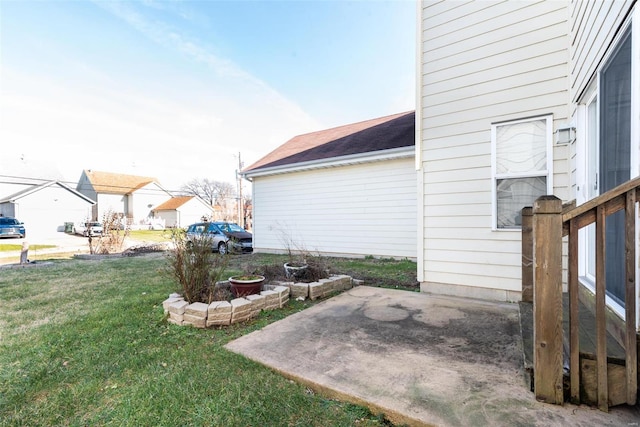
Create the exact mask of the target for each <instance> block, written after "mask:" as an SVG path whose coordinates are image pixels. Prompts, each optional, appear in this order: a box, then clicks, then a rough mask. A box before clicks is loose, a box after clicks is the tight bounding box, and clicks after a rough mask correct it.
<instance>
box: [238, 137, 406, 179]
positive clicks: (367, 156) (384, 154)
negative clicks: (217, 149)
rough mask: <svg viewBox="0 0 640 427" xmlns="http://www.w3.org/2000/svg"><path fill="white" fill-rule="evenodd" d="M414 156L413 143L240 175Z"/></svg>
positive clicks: (248, 177) (261, 169) (286, 171)
mask: <svg viewBox="0 0 640 427" xmlns="http://www.w3.org/2000/svg"><path fill="white" fill-rule="evenodd" d="M414 156H415V147H414V146H413V145H410V146H407V147H400V148H392V149H389V150H379V151H371V152H368V153H358V154H350V155H348V156H340V157H332V158H327V159H318V160H311V161H307V162H300V163H293V164H288V165H280V166H273V167H265V168H258V169H254V170H248V171H244V172H241V173H240V175H241V176H242V177H243V178H245V179H248V180H249V181H251V180H252V179H253V178H255V177H260V176H269V175H280V174H285V173H291V172H302V171H309V170H314V169H326V168H335V167H340V166H349V165H357V164H362V163H373V162H380V161H384V160H395V159H406V158H411V157H414Z"/></svg>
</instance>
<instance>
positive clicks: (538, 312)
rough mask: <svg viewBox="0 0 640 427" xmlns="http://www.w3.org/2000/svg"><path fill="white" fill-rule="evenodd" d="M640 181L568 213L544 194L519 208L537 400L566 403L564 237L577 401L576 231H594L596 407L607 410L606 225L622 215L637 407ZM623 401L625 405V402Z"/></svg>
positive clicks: (629, 395) (630, 385) (627, 333)
mask: <svg viewBox="0 0 640 427" xmlns="http://www.w3.org/2000/svg"><path fill="white" fill-rule="evenodd" d="M639 196H640V178H636V179H633V180H631V181H629V182H627V183H625V184H623V185H620V186H618V187H616V188H614V189H612V190H610V191H608V192H606V193H605V194H602V195H601V196H599V197H597V198H595V199H593V200H590V201H589V202H587V203H585V204H583V205H580V206H578V207H575V208H572V209H568V210H565V211H564V212H563V207H562V202H561V201H560V199H558V198H557V197H555V196H543V197H541V198H539V199H538V200H536V202H535V203H534V206H533V208H524V209H523V211H522V299H523V301H529V302H533V306H534V307H533V313H534V326H533V329H534V349H533V359H534V360H533V364H534V392H535V395H536V398H537V399H538V400H541V401H544V402H548V403H555V404H563V403H564V395H563V323H562V312H563V309H562V258H563V253H562V247H563V243H562V238H563V237H564V236H568V254H567V256H568V275H567V287H568V293H569V367H570V396H571V401H572V402H574V403H579V402H580V379H581V376H580V348H579V324H578V303H579V300H578V294H579V286H580V284H579V281H578V280H579V279H578V248H579V246H578V231H579V230H580V229H581V228H583V227H586V226H588V225H590V224H593V223H595V227H596V242H595V244H596V261H595V262H596V285H595V290H596V292H595V318H596V354H595V356H596V369H597V381H596V387H597V404H598V408H600V409H601V410H603V411H608V408H609V397H610V391H609V382H608V380H609V374H608V363H607V340H606V337H607V322H606V310H607V308H606V298H605V296H606V294H605V288H606V287H605V280H606V279H605V277H606V276H605V247H606V246H605V238H606V237H605V221H606V218H607V216H609V215H611V214H613V213H616V212H618V211H621V210H624V212H625V236H626V238H625V257H626V262H625V270H626V272H625V318H624V323H625V325H624V328H625V329H624V332H623V335H624V337H623V340H622V341H623V342H622V343H621V344H623V347H624V349H625V371H626V373H625V384H624V386H625V387H624V388H625V393H626V403H627V404H629V405H634V404H635V403H636V399H637V390H638V371H637V369H638V358H637V351H638V349H637V330H636V298H637V297H636V292H635V291H636V271H637V270H636V245H637V243H636V229H635V224H636V221H635V216H636V215H635V212H636V202H638V201H639V200H640V197H639ZM623 403H624V402H623Z"/></svg>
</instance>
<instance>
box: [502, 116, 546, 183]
mask: <svg viewBox="0 0 640 427" xmlns="http://www.w3.org/2000/svg"><path fill="white" fill-rule="evenodd" d="M496 161H497V163H496V173H498V174H510V173H521V172H532V171H544V170H546V169H547V122H546V120H532V121H530V122H522V123H514V124H506V125H502V126H498V127H497V128H496Z"/></svg>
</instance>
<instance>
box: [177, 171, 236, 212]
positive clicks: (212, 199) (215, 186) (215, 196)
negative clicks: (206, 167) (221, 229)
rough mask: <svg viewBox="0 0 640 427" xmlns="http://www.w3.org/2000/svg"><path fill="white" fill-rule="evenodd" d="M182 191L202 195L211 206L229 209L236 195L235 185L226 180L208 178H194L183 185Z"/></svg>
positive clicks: (224, 209)
mask: <svg viewBox="0 0 640 427" xmlns="http://www.w3.org/2000/svg"><path fill="white" fill-rule="evenodd" d="M180 191H181V192H182V193H184V194H188V195H191V196H200V197H201V198H202V199H204V200H205V201H206V202H207V203H209V204H210V205H211V206H220V207H221V208H222V209H223V211H226V210H227V207H228V204H229V201H230V200H232V199H233V198H234V197H235V187H234V186H233V184H231V183H229V182H225V181H215V180H211V179H208V178H194V179H192V180H191V181H189V182H187V183H186V184H184V185H182V187H181V188H180Z"/></svg>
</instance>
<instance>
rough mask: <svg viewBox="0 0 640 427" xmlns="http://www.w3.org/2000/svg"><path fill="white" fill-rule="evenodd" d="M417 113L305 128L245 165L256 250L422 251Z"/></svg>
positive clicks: (390, 254) (345, 253)
mask: <svg viewBox="0 0 640 427" xmlns="http://www.w3.org/2000/svg"><path fill="white" fill-rule="evenodd" d="M414 127H415V118H414V113H413V112H407V113H401V114H395V115H391V116H386V117H380V118H376V119H372V120H367V121H364V122H360V123H353V124H349V125H345V126H340V127H336V128H332V129H326V130H322V131H319V132H313V133H309V134H305V135H298V136H296V137H294V138H292V139H291V140H289V141H287V142H286V143H285V144H283V145H282V146H280V147H278V148H276V149H275V150H274V151H272V152H271V153H269V154H267V155H266V156H265V157H263V158H262V159H260V160H258V161H257V162H256V163H254V164H253V165H251V166H249V167H248V168H246V169H245V170H243V172H242V173H243V175H244V177H245V178H246V179H248V180H250V181H251V182H252V183H253V190H252V197H253V246H254V250H255V251H263V252H284V251H286V250H287V249H292V250H293V251H310V252H313V253H321V254H325V255H337V256H366V255H373V256H381V257H400V258H410V259H415V258H416V244H417V243H416V233H415V230H416V206H417V204H416V171H415V166H414V161H415V160H414V151H415V147H414V144H415V136H414V134H415V132H414Z"/></svg>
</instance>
